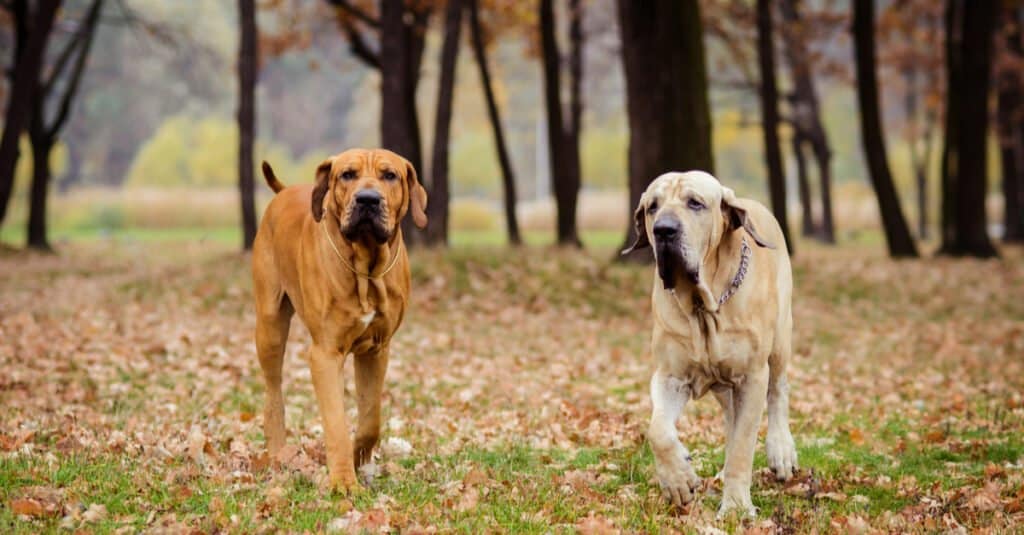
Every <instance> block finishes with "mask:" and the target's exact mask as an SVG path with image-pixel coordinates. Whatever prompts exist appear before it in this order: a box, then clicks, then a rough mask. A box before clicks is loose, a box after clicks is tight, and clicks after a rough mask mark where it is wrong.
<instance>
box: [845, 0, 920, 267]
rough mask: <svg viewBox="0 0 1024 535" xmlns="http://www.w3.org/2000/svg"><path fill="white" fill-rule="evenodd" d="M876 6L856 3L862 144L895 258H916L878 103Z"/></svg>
mask: <svg viewBox="0 0 1024 535" xmlns="http://www.w3.org/2000/svg"><path fill="white" fill-rule="evenodd" d="M874 27H875V6H874V0H854V2H853V38H854V54H855V56H856V69H857V100H858V102H859V104H860V121H861V129H860V134H861V141H862V143H863V147H864V155H865V157H866V158H867V162H868V171H869V174H870V176H871V184H872V186H873V187H874V190H875V196H876V197H877V198H878V210H879V212H880V213H881V215H882V227H883V230H884V231H885V240H886V243H887V244H888V246H889V255H890V256H892V257H895V258H900V257H916V256H917V246H916V245H915V244H914V239H913V238H912V237H911V236H910V229H909V228H908V227H907V221H906V220H905V219H904V218H903V209H902V208H901V207H900V202H899V197H898V194H897V193H896V186H895V184H893V180H892V174H891V173H890V171H889V162H888V161H886V151H885V138H884V137H882V136H883V132H882V117H881V112H880V110H879V103H878V80H877V78H876V69H875V31H874Z"/></svg>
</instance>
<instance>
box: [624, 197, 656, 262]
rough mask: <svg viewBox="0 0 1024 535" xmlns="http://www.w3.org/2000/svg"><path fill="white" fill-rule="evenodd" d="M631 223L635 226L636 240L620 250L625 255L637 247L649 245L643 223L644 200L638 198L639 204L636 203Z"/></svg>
mask: <svg viewBox="0 0 1024 535" xmlns="http://www.w3.org/2000/svg"><path fill="white" fill-rule="evenodd" d="M633 224H634V225H635V226H636V241H634V242H633V245H630V246H629V247H628V248H626V249H625V250H623V251H622V254H624V255H627V254H629V253H632V252H633V251H635V250H637V249H643V248H644V247H650V246H651V242H650V240H648V239H647V228H646V225H644V200H643V198H641V199H640V204H638V205H637V207H636V210H635V211H634V212H633Z"/></svg>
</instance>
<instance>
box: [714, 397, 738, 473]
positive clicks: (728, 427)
mask: <svg viewBox="0 0 1024 535" xmlns="http://www.w3.org/2000/svg"><path fill="white" fill-rule="evenodd" d="M712 393H713V394H714V395H715V399H717V400H718V404H719V405H721V407H722V417H723V420H724V421H723V422H722V423H723V427H724V428H725V453H726V455H728V453H729V444H732V435H733V431H734V430H735V428H736V406H735V404H733V391H732V388H717V389H714V390H712ZM725 462H726V463H728V462H729V459H726V460H725ZM722 466H723V468H722V470H720V471H719V472H718V474H716V475H715V478H716V479H722V477H723V476H724V475H725V468H724V466H725V465H724V464H723V465H722Z"/></svg>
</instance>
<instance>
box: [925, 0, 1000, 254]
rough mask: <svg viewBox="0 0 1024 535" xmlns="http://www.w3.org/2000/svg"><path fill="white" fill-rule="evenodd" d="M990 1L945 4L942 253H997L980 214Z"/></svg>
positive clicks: (984, 173)
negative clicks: (944, 136)
mask: <svg viewBox="0 0 1024 535" xmlns="http://www.w3.org/2000/svg"><path fill="white" fill-rule="evenodd" d="M995 14H996V6H995V3H994V2H976V1H965V0H949V2H948V4H947V13H946V17H947V33H946V36H947V40H948V42H947V63H948V68H947V77H948V88H949V90H948V91H947V94H946V97H947V105H946V148H945V150H944V153H943V162H942V164H943V165H942V167H943V175H944V176H943V181H942V182H943V191H942V197H943V198H942V206H943V210H942V217H943V220H942V246H941V248H940V250H939V252H940V253H941V254H948V255H971V256H978V257H990V256H995V255H996V250H995V247H993V246H992V242H991V241H990V240H989V237H988V230H987V228H986V226H987V218H986V216H985V194H986V189H987V182H988V181H987V164H988V151H987V150H986V141H987V134H988V96H989V85H990V84H989V78H990V74H991V64H992V45H993V39H992V33H993V31H994V29H995Z"/></svg>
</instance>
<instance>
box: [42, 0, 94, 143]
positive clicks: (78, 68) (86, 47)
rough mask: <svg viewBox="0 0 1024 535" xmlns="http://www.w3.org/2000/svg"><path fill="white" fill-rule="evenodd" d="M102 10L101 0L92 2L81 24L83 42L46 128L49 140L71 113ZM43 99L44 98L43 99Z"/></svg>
mask: <svg viewBox="0 0 1024 535" xmlns="http://www.w3.org/2000/svg"><path fill="white" fill-rule="evenodd" d="M102 9H103V0H93V3H92V6H91V7H90V8H89V13H88V15H87V16H86V19H85V21H84V22H83V23H82V24H83V28H84V29H85V33H84V35H83V39H84V40H83V41H82V43H81V46H79V51H78V57H77V58H76V59H75V66H74V70H72V71H71V79H70V80H69V81H68V84H67V87H66V88H65V89H64V95H63V96H62V97H61V101H60V106H59V108H58V110H57V115H56V117H54V119H53V123H52V124H51V125H50V126H49V128H47V129H46V130H47V132H46V135H47V136H48V137H50V138H51V139H52V138H54V137H55V136H56V135H57V132H59V131H60V129H61V127H63V126H64V122H65V121H67V118H68V115H69V114H70V112H71V101H72V100H74V98H75V93H77V92H78V86H79V84H80V83H81V81H82V74H84V73H85V65H86V63H87V60H88V59H89V51H90V49H91V48H92V43H93V41H94V40H95V39H94V38H95V37H96V25H97V23H98V21H99V16H100V11H101V10H102ZM44 98H45V97H44Z"/></svg>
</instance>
